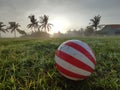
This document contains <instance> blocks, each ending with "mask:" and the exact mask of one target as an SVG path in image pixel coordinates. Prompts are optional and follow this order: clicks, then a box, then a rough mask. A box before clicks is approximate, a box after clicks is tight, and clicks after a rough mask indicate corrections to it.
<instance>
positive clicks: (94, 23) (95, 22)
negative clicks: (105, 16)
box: [90, 15, 101, 31]
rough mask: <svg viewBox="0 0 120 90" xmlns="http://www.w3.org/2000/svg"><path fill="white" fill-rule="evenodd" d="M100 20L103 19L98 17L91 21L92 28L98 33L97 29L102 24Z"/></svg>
mask: <svg viewBox="0 0 120 90" xmlns="http://www.w3.org/2000/svg"><path fill="white" fill-rule="evenodd" d="M100 19H101V16H100V15H97V16H95V17H94V18H93V19H90V21H91V22H92V25H91V26H93V27H94V29H95V31H96V30H97V28H98V25H99V23H100Z"/></svg>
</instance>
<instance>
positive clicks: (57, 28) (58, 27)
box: [50, 17, 69, 34]
mask: <svg viewBox="0 0 120 90" xmlns="http://www.w3.org/2000/svg"><path fill="white" fill-rule="evenodd" d="M51 23H52V24H53V27H52V30H51V31H50V34H54V33H58V32H62V33H65V29H66V28H68V26H69V22H68V21H67V20H66V19H65V18H62V17H58V18H54V19H53V20H51Z"/></svg>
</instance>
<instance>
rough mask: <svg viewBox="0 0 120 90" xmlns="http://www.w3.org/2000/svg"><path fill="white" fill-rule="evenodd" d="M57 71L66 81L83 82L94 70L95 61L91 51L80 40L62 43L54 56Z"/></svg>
mask: <svg viewBox="0 0 120 90" xmlns="http://www.w3.org/2000/svg"><path fill="white" fill-rule="evenodd" d="M55 64H56V67H57V69H58V71H59V72H60V73H61V74H62V75H63V76H65V77H66V78H68V79H71V80H83V79H85V78H87V77H88V76H90V75H91V73H92V72H93V71H94V69H95V65H96V59H95V55H94V53H93V51H92V49H91V48H90V47H89V46H88V45H87V44H86V43H84V42H82V41H80V40H68V41H66V42H63V43H62V44H61V45H60V46H59V47H58V49H57V50H56V54H55Z"/></svg>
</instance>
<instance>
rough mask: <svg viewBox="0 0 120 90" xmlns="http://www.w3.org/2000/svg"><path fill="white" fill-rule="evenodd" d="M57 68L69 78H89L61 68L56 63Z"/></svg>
mask: <svg viewBox="0 0 120 90" xmlns="http://www.w3.org/2000/svg"><path fill="white" fill-rule="evenodd" d="M56 67H57V68H58V69H59V71H60V72H61V73H63V74H65V75H67V76H69V77H73V78H83V79H84V78H86V77H87V76H83V75H80V74H77V73H74V72H71V71H69V70H66V69H65V68H63V67H61V66H60V65H59V64H57V63H56Z"/></svg>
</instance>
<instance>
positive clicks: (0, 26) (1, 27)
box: [0, 22, 7, 38]
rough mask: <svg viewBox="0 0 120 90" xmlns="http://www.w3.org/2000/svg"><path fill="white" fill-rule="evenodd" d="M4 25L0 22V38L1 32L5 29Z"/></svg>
mask: <svg viewBox="0 0 120 90" xmlns="http://www.w3.org/2000/svg"><path fill="white" fill-rule="evenodd" d="M4 26H6V25H4V24H3V22H0V38H1V32H4V33H5V32H6V31H7V30H6V29H5V28H3V27H4Z"/></svg>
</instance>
